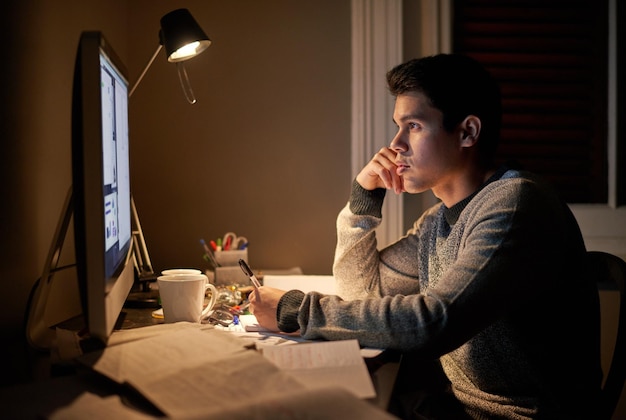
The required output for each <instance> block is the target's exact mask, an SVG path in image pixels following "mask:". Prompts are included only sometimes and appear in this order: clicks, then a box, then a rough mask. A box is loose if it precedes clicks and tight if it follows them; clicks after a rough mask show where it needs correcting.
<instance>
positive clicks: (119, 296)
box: [72, 32, 135, 343]
mask: <svg viewBox="0 0 626 420" xmlns="http://www.w3.org/2000/svg"><path fill="white" fill-rule="evenodd" d="M128 131H129V130H128V78H127V72H126V69H125V67H124V65H123V63H122V62H121V61H120V59H119V58H118V56H117V55H116V54H115V52H114V50H113V48H112V47H111V45H110V44H109V43H108V42H107V41H106V39H105V38H104V36H103V35H102V33H100V32H84V33H82V34H81V38H80V42H79V46H78V51H77V55H76V63H75V68H74V85H73V98H72V183H73V186H72V188H73V208H74V241H75V253H76V272H77V277H78V287H79V291H80V299H81V303H82V308H83V315H84V317H85V321H86V327H87V330H88V334H89V337H91V338H94V339H96V340H98V341H100V342H101V343H106V342H107V340H108V338H109V336H110V334H111V332H112V331H113V329H114V327H115V323H116V321H117V318H118V317H119V314H120V312H121V310H122V307H123V305H124V301H125V300H126V297H127V296H128V293H129V291H130V289H131V287H132V285H133V282H134V280H135V270H134V265H133V262H132V258H131V257H130V256H131V252H132V249H133V247H132V236H133V235H132V215H131V192H130V164H129V162H130V159H129V133H128Z"/></svg>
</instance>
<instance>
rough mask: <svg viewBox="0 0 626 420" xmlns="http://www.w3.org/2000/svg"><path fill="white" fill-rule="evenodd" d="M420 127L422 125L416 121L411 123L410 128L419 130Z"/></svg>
mask: <svg viewBox="0 0 626 420" xmlns="http://www.w3.org/2000/svg"><path fill="white" fill-rule="evenodd" d="M419 128H420V125H419V124H418V123H414V122H412V123H409V129H411V130H417V129H419Z"/></svg>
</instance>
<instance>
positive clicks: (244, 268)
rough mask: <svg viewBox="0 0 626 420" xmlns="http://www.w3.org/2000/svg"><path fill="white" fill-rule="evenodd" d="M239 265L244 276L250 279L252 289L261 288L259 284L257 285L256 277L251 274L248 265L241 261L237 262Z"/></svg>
mask: <svg viewBox="0 0 626 420" xmlns="http://www.w3.org/2000/svg"><path fill="white" fill-rule="evenodd" d="M239 265H240V266H241V269H242V270H243V272H244V273H245V274H246V276H248V277H250V281H251V282H252V284H253V285H254V288H255V289H258V288H259V287H261V283H259V281H258V280H257V278H256V276H255V275H254V273H253V272H252V270H251V269H250V267H249V266H248V264H246V262H245V261H244V260H243V259H240V260H239Z"/></svg>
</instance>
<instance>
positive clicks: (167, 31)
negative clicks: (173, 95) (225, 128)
mask: <svg viewBox="0 0 626 420" xmlns="http://www.w3.org/2000/svg"><path fill="white" fill-rule="evenodd" d="M209 45H211V40H210V39H209V37H208V36H206V34H205V33H204V31H203V30H202V28H200V25H198V23H197V22H196V21H195V19H194V18H193V16H191V13H189V10H187V9H177V10H174V11H172V12H169V13H168V14H166V15H165V16H163V17H162V18H161V30H160V31H159V45H158V46H157V49H156V51H155V52H154V54H152V57H151V58H150V60H149V61H148V64H146V66H145V67H144V69H143V71H142V72H141V74H140V75H139V78H138V79H137V81H136V82H135V84H134V85H133V87H132V88H131V90H130V93H129V94H128V96H133V92H134V91H135V89H136V88H137V86H138V85H139V83H140V82H141V80H142V79H143V77H144V75H145V74H146V72H147V71H148V69H149V68H150V66H151V65H152V63H153V62H154V60H155V58H156V56H157V55H158V54H159V52H160V51H161V49H162V48H163V46H165V52H166V54H167V61H169V62H170V63H176V67H177V70H178V77H179V79H180V83H181V86H182V88H183V92H184V93H185V96H186V98H187V101H189V103H190V104H194V103H195V102H196V99H195V98H194V96H193V92H192V90H191V86H190V85H189V78H188V77H187V71H186V70H185V67H184V65H183V63H184V62H185V61H186V60H189V59H190V58H193V57H195V56H196V55H198V54H200V53H201V52H203V51H204V50H206V49H207V48H208V47H209Z"/></svg>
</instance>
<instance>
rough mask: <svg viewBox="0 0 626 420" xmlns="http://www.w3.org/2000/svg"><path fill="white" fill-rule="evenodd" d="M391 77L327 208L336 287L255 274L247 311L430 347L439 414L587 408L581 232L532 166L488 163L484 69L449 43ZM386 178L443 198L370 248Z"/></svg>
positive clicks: (589, 341) (275, 323) (588, 346)
mask: <svg viewBox="0 0 626 420" xmlns="http://www.w3.org/2000/svg"><path fill="white" fill-rule="evenodd" d="M387 82H388V85H389V90H390V91H391V93H392V94H393V95H394V97H395V99H396V102H395V110H394V115H393V119H394V121H395V123H396V124H397V126H398V132H397V134H396V136H395V137H394V138H393V140H392V141H391V144H390V145H389V147H386V148H383V149H381V150H380V151H379V152H378V153H377V154H376V155H375V156H374V157H373V158H372V160H371V161H370V162H369V163H368V164H367V165H366V166H365V167H364V168H363V169H362V170H361V172H360V173H359V174H358V175H357V177H356V179H355V181H354V182H353V185H352V192H351V197H350V201H349V203H348V205H347V206H346V207H345V208H344V209H343V210H342V211H341V212H340V214H339V216H338V220H337V229H338V243H337V248H336V254H335V262H334V267H333V274H334V276H335V278H336V282H337V288H338V293H339V295H340V296H341V298H340V297H338V296H325V295H322V294H319V293H308V294H304V293H302V292H300V291H297V290H292V291H289V292H284V291H280V290H276V289H271V288H267V287H262V288H261V289H259V291H258V292H257V293H253V294H252V295H251V297H250V300H251V303H252V306H251V307H252V310H253V311H254V314H255V315H256V316H257V318H258V320H259V322H260V323H261V324H263V325H266V326H268V327H270V328H275V329H280V330H282V331H285V332H295V331H299V332H300V334H301V335H302V336H303V337H304V338H307V339H327V340H342V339H352V338H355V339H357V340H358V341H359V342H360V344H361V345H362V346H370V347H378V348H387V349H397V350H400V351H402V352H406V353H407V354H410V357H411V358H416V359H421V360H439V361H440V363H441V367H442V368H443V371H444V373H445V375H446V377H447V380H448V381H449V383H450V387H449V389H450V396H452V397H453V401H454V402H455V403H457V404H456V406H458V407H460V411H456V412H455V411H454V410H453V408H452V407H453V406H454V405H450V404H449V401H451V400H445V399H441V398H439V399H437V400H433V402H428V403H427V404H422V406H426V405H430V408H429V409H428V410H429V411H430V412H431V413H434V415H435V417H436V418H465V417H467V418H511V419H513V418H516V419H518V418H549V419H555V418H558V419H561V418H562V419H574V418H593V410H594V404H595V401H596V397H597V395H598V392H599V391H598V390H599V384H600V379H601V372H600V365H599V309H598V294H597V289H596V286H595V284H593V283H592V282H591V281H590V279H589V277H588V276H586V275H585V265H584V262H585V247H584V244H583V240H582V237H581V234H580V230H579V228H578V225H577V223H576V221H575V219H574V217H573V215H572V214H571V213H570V211H569V209H568V207H567V205H566V204H564V203H563V202H562V201H561V200H560V199H559V198H558V197H557V195H556V194H555V193H554V192H553V191H552V190H551V189H550V188H548V187H547V186H546V185H545V184H543V183H542V182H541V181H540V180H539V179H538V178H536V177H535V176H533V175H532V174H529V173H527V172H524V171H522V170H519V169H516V168H515V167H514V166H503V167H495V166H494V154H495V150H496V146H497V143H498V139H499V135H500V120H501V105H500V94H499V89H498V87H497V85H496V83H495V82H494V81H493V79H492V78H491V77H490V75H489V73H488V72H487V71H486V70H485V69H484V68H483V67H482V66H480V65H479V64H478V63H477V62H476V61H474V60H472V59H470V58H468V57H465V56H460V55H437V56H433V57H426V58H422V59H416V60H411V61H409V62H407V63H404V64H401V65H399V66H397V67H395V68H394V69H392V70H391V71H390V72H389V73H388V75H387ZM386 190H391V191H393V192H395V193H396V194H400V193H402V192H407V193H420V192H424V191H426V190H431V191H432V192H433V193H434V195H435V196H436V197H437V198H439V200H440V201H441V202H440V203H439V204H437V205H435V206H434V207H432V208H430V209H428V210H427V211H426V212H425V213H424V214H423V215H422V216H421V217H420V218H419V220H417V221H416V222H415V224H414V226H413V228H412V229H411V230H410V231H409V232H407V234H406V235H405V236H403V237H402V238H400V239H399V240H398V241H397V242H395V243H394V244H392V245H390V246H388V247H387V248H385V249H383V250H381V251H378V250H377V243H376V233H375V229H376V227H377V226H378V225H379V224H380V222H381V217H382V214H381V208H382V204H383V200H384V196H385V192H386ZM402 375H403V376H404V377H405V378H406V377H407V376H408V377H411V375H414V377H415V378H416V380H417V379H418V378H419V376H420V371H415V372H402ZM409 382H410V381H409ZM434 401H448V402H446V403H445V404H441V405H440V406H437V403H436V402H434ZM417 410H418V411H419V410H420V408H419V407H418V408H417ZM446 416H447V417H446ZM460 416H463V417H460Z"/></svg>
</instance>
